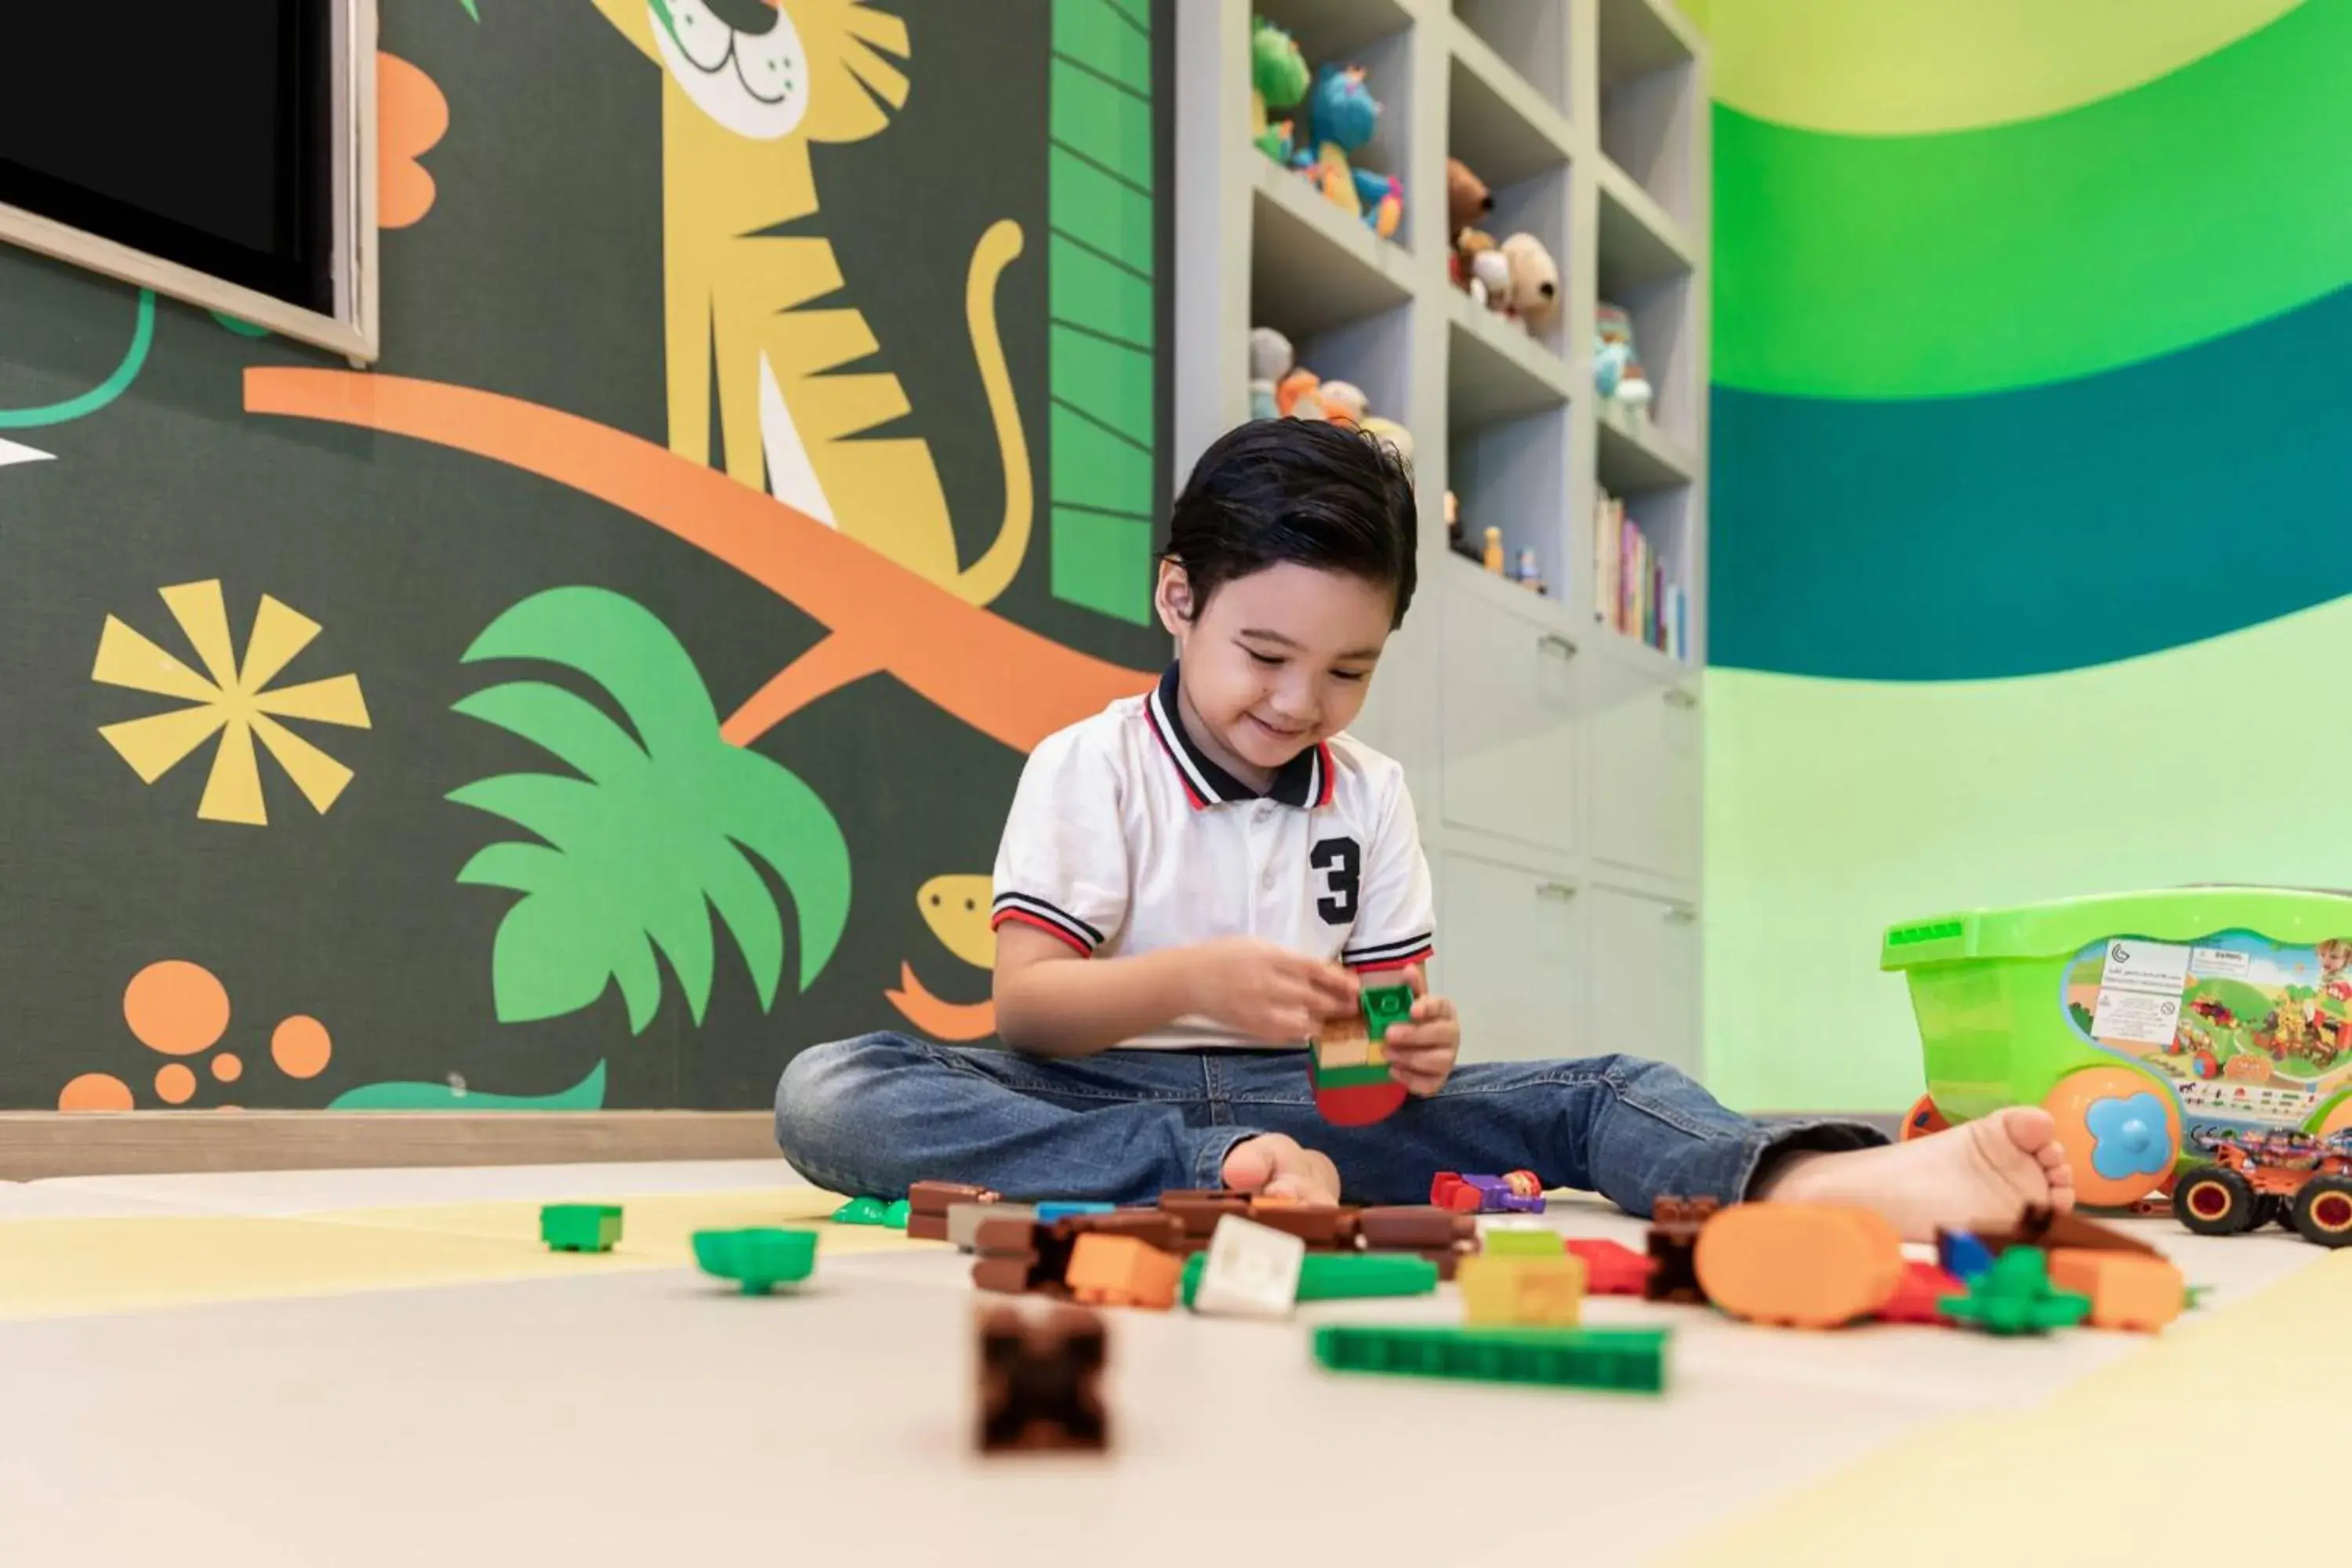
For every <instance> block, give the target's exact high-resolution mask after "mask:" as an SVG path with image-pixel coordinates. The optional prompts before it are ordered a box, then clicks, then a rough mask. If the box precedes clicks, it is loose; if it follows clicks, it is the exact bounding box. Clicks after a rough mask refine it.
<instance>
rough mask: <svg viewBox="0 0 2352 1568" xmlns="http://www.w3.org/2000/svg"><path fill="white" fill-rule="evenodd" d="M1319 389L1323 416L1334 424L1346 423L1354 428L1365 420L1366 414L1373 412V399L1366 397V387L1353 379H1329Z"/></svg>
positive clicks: (1345, 424)
mask: <svg viewBox="0 0 2352 1568" xmlns="http://www.w3.org/2000/svg"><path fill="white" fill-rule="evenodd" d="M1318 391H1319V392H1320V395H1321V399H1322V404H1323V417H1324V418H1326V419H1328V420H1329V421H1330V422H1331V423H1332V424H1334V425H1344V426H1347V427H1348V428H1349V429H1351V430H1352V429H1354V428H1355V427H1356V426H1360V425H1361V424H1362V423H1363V422H1364V416H1365V415H1367V414H1369V413H1370V412H1371V405H1372V400H1371V399H1370V398H1369V397H1366V396H1365V395H1364V389H1363V388H1362V387H1360V386H1358V385H1357V384H1355V383H1354V382H1352V381H1327V382H1325V383H1324V384H1322V386H1321V387H1320V388H1319V389H1318Z"/></svg>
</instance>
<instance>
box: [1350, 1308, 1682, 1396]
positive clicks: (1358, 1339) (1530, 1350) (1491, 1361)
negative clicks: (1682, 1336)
mask: <svg viewBox="0 0 2352 1568" xmlns="http://www.w3.org/2000/svg"><path fill="white" fill-rule="evenodd" d="M1665 1341H1666V1331H1665V1330H1664V1329H1438V1328H1385V1327H1379V1326H1375V1325H1372V1324H1359V1323H1328V1324H1326V1325H1324V1326H1323V1327H1321V1328H1319V1329H1318V1330H1316V1331H1315V1359H1316V1360H1318V1361H1319V1362H1321V1363H1323V1364H1324V1365H1325V1366H1327V1367H1328V1368H1330V1369H1331V1370H1332V1371H1334V1372H1370V1373H1395V1374H1398V1375H1402V1376H1409V1377H1448V1378H1469V1379H1475V1380H1478V1381H1481V1382H1486V1383H1539V1384H1552V1385H1555V1386H1558V1387H1566V1388H1603V1389H1619V1390H1627V1391H1633V1392H1638V1393H1643V1394H1656V1393H1658V1392H1660V1391H1661V1390H1662V1389H1664V1387H1665Z"/></svg>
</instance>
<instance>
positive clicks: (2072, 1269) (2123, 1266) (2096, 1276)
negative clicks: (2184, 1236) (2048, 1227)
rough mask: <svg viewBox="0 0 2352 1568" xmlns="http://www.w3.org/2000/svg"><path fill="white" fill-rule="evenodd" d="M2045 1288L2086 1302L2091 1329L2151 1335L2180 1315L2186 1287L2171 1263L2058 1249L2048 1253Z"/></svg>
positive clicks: (2136, 1254) (2142, 1255)
mask: <svg viewBox="0 0 2352 1568" xmlns="http://www.w3.org/2000/svg"><path fill="white" fill-rule="evenodd" d="M2050 1283H2051V1284H2052V1285H2053V1286H2054V1287H2056V1288H2057V1289H2061V1290H2074V1291H2079V1292H2081V1293H2082V1294H2083V1295H2085V1296H2088V1297H2089V1298H2090V1299H2091V1317H2090V1323H2091V1326H2092V1327H2093V1328H2095V1329H2136V1330H2138V1331H2140V1332H2142V1333H2150V1334H2152V1333H2154V1332H2156V1331H2158V1329H2161V1328H2162V1327H2164V1325H2165V1324H2167V1323H2168V1322H2170V1321H2172V1320H2173V1319H2175V1318H2177V1317H2179V1316H2180V1307H2181V1302H2182V1300H2184V1299H2185V1298H2186V1296H2187V1295H2188V1282H2187V1281H2186V1280H2184V1279H2182V1278H2181V1276H2180V1269H2179V1266H2177V1265H2176V1264H2174V1263H2173V1262H2172V1261H2171V1260H2170V1259H2168V1258H2160V1257H2154V1256H2150V1255H2148V1254H2146V1253H2139V1252H2090V1251H2085V1250H2084V1249H2082V1248H2080V1247H2056V1248H2053V1250H2052V1252H2051V1254H2050Z"/></svg>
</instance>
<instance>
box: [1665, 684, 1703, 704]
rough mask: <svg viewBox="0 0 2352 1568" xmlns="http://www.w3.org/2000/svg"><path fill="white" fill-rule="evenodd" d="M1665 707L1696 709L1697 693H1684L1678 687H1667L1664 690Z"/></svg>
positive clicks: (1683, 690) (1684, 691)
mask: <svg viewBox="0 0 2352 1568" xmlns="http://www.w3.org/2000/svg"><path fill="white" fill-rule="evenodd" d="M1666 706H1667V707H1669V708H1696V707H1697V706H1698V693H1697V692H1696V691H1686V690H1685V689H1683V688H1681V687H1679V686H1669V687H1667V688H1666Z"/></svg>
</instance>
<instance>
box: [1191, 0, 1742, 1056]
mask: <svg viewBox="0 0 2352 1568" xmlns="http://www.w3.org/2000/svg"><path fill="white" fill-rule="evenodd" d="M1175 11H1176V48H1177V125H1176V204H1177V205H1176V216H1175V224H1176V230H1175V234H1176V252H1177V255H1176V341H1177V342H1178V343H1179V344H1180V345H1181V348H1180V352H1179V354H1178V358H1177V362H1176V367H1175V382H1176V387H1175V408H1174V419H1175V437H1176V446H1177V451H1176V458H1177V470H1178V474H1179V477H1180V479H1181V475H1182V473H1183V471H1184V470H1185V469H1186V468H1189V467H1190V465H1191V462H1192V458H1193V457H1194V456H1196V455H1197V454H1198V453H1199V452H1200V451H1201V450H1202V448H1203V447H1206V446H1207V445H1208V444H1209V443H1210V442H1211V441H1213V439H1215V437H1217V436H1218V435H1220V434H1222V433H1223V431H1224V430H1226V429H1228V428H1230V427H1231V426H1234V425H1235V424H1238V423H1240V422H1241V421H1242V420H1244V418H1246V417H1247V416H1248V408H1249V404H1248V369H1247V366H1248V336H1249V330H1250V328H1251V327H1253V326H1259V325H1264V326H1272V327H1276V328H1279V329H1280V330H1281V331H1284V332H1285V333H1286V334H1287V335H1288V336H1289V337H1290V339H1291V341H1292V342H1293V344H1294V346H1295V347H1296V348H1297V351H1298V357H1299V363H1302V364H1305V365H1307V366H1308V367H1309V368H1311V369H1313V370H1314V371H1316V372H1317V373H1318V374H1320V375H1322V376H1323V377H1325V378H1326V379H1332V378H1338V379H1342V380H1347V381H1352V382H1354V383H1356V384H1358V385H1360V386H1361V387H1362V388H1363V389H1364V391H1365V393H1366V394H1367V395H1368V396H1369V397H1370V399H1371V403H1372V407H1373V411H1374V412H1375V413H1378V414H1381V415H1384V416H1387V417H1390V418H1392V419H1396V420H1399V421H1400V422H1402V424H1403V425H1405V426H1407V428H1409V429H1410V430H1411V431H1412V434H1413V437H1414V442H1415V447H1416V454H1415V479H1416V481H1417V487H1418V491H1419V498H1420V501H1421V513H1422V548H1421V593H1420V597H1419V598H1418V599H1417V600H1416V601H1415V604H1414V608H1413V610H1412V615H1411V616H1410V617H1409V619H1408V621H1407V623H1406V626H1405V628H1404V630H1403V631H1402V633H1400V634H1399V636H1398V637H1397V638H1396V639H1395V640H1394V641H1393V642H1392V644H1391V649H1390V652H1389V655H1388V657H1387V658H1384V659H1383V661H1382V667H1381V676H1380V679H1379V681H1378V682H1377V683H1376V686H1375V691H1374V698H1373V701H1372V704H1371V706H1370V708H1368V709H1367V710H1366V713H1365V715H1364V719H1363V721H1361V722H1360V724H1359V725H1358V726H1357V729H1358V731H1359V732H1360V733H1361V734H1362V735H1363V736H1364V738H1365V739H1366V740H1368V741H1370V742H1371V743H1372V744H1374V745H1377V746H1380V747H1381V748H1382V749H1383V750H1386V751H1388V752H1391V753H1392V754H1394V755H1395V756H1397V757H1399V758H1400V759H1401V760H1402V762H1403V763H1405V766H1406V768H1407V770H1408V772H1409V773H1410V775H1411V778H1412V789H1413V795H1414V798H1415V800H1416V802H1417V803H1418V804H1419V805H1420V808H1421V820H1422V830H1423V838H1424V840H1425V842H1426V847H1427V849H1428V851H1429V856H1430V861H1431V865H1432V868H1433V870H1434V872H1435V874H1436V877H1437V880H1438V900H1439V924H1440V936H1439V946H1440V955H1439V960H1438V973H1437V979H1438V982H1439V984H1442V985H1444V987H1445V988H1446V989H1447V990H1448V991H1449V992H1450V993H1451V994H1453V995H1454V996H1455V997H1456V999H1457V1000H1458V1001H1459V1002H1460V1003H1461V1005H1462V1006H1463V1009H1464V1013H1465V1046H1464V1049H1465V1057H1467V1058H1471V1059H1482V1058H1527V1057H1542V1056H1583V1055H1597V1054H1601V1053H1602V1052H1606V1051H1612V1050H1626V1051H1632V1052H1636V1053H1638V1054H1641V1055H1644V1056H1653V1057H1658V1058H1664V1059H1666V1060H1670V1061H1674V1062H1676V1063H1679V1064H1681V1065H1683V1066H1685V1067H1686V1068H1691V1069H1692V1070H1694V1071H1696V1070H1697V1069H1698V1068H1699V1067H1700V1066H1701V1063H1700V1061H1699V1022H1698V984H1699V973H1698V936H1697V927H1698V921H1699V920H1700V918H1701V909H1700V901H1699V848H1700V840H1699V836H1700V817H1699V780H1700V773H1699V763H1700V758H1699V728H1700V727H1699V712H1698V705H1699V702H1700V700H1701V695H1700V674H1699V666H1700V664H1702V663H1703V662H1704V659H1705V657H1706V629H1705V628H1706V591H1705V589H1706V449H1707V447H1706V340H1707V322H1706V308H1707V297H1708V289H1707V277H1706V258H1707V230H1708V210H1707V193H1708V188H1709V177H1708V146H1707V108H1706V106H1707V87H1706V70H1707V62H1706V43H1705V40H1704V39H1703V38H1701V37H1699V35H1698V33H1697V32H1696V29H1694V28H1693V27H1692V26H1691V25H1690V24H1689V22H1688V21H1687V20H1685V18H1684V17H1683V16H1681V15H1680V14H1679V13H1678V12H1676V11H1675V9H1674V8H1673V6H1672V5H1671V4H1670V3H1669V0H1255V3H1253V0H1182V3H1181V4H1180V5H1177V6H1176V7H1175ZM1253 13H1255V14H1259V15H1263V16H1266V17H1267V18H1269V19H1270V20H1272V21H1274V22H1276V23H1277V24H1278V25H1280V26H1283V27H1285V28H1286V29H1287V30H1288V31H1289V32H1290V33H1291V34H1292V35H1293V36H1294V37H1297V40H1298V42H1299V45H1300V47H1301V48H1302V49H1303V50H1304V51H1305V52H1306V55H1307V59H1308V61H1309V63H1310V64H1313V65H1320V64H1322V63H1324V62H1325V61H1328V60H1339V61H1344V62H1346V63H1350V64H1355V65H1360V66H1362V67H1364V68H1366V70H1367V71H1368V73H1369V78H1370V86H1371V89H1372V90H1373V93H1374V94H1375V96H1377V97H1378V98H1379V99H1380V100H1381V105H1382V112H1381V132H1380V134H1379V136H1378V138H1377V139H1376V140H1375V141H1374V142H1373V144H1372V145H1371V147H1370V148H1368V149H1367V150H1366V151H1365V153H1363V155H1362V156H1361V157H1360V160H1359V162H1360V163H1361V164H1362V166H1364V167H1367V168H1372V169H1377V170H1380V171H1381V172H1384V173H1391V174H1397V175H1399V176H1401V177H1402V180H1403V182H1404V186H1405V194H1406V211H1405V221H1404V223H1403V226H1402V229H1401V231H1400V233H1399V234H1398V236H1397V237H1396V239H1395V240H1394V241H1387V240H1382V239H1380V238H1378V237H1375V236H1374V235H1373V234H1372V233H1371V231H1370V229H1368V228H1366V227H1365V226H1363V225H1362V224H1360V223H1358V222H1356V221H1354V220H1351V219H1349V217H1347V216H1346V215H1344V214H1343V213H1341V212H1340V211H1339V209H1338V208H1337V207H1334V206H1332V205H1329V204H1328V203H1327V202H1325V201H1324V200H1323V199H1322V197H1321V196H1320V195H1318V194H1317V193H1316V192H1315V191H1314V190H1313V189H1312V188H1311V187H1309V186H1308V185H1307V184H1306V182H1304V181H1303V180H1301V179H1299V178H1298V177H1297V175H1296V174H1290V173H1288V172H1286V171H1284V170H1281V169H1278V168H1276V166H1275V165H1274V164H1273V163H1271V162H1270V161H1269V160H1267V159H1266V158H1265V156H1264V155H1263V154H1261V153H1258V152H1257V150H1256V149H1255V148H1254V147H1253V146H1252V145H1251V144H1250V142H1249V129H1248V127H1249V33H1250V18H1251V16H1252V15H1253ZM1449 155H1450V156H1455V157H1459V158H1461V159H1462V160H1463V161H1464V162H1465V163H1468V164H1469V166H1470V167H1471V168H1472V169H1473V170H1475V172H1476V173H1477V174H1479V176H1480V177H1481V178H1482V179H1484V180H1485V181H1486V184H1487V185H1488V186H1489V187H1490V188H1491V189H1492V190H1493V192H1494V194H1495V210H1494V212H1493V213H1492V214H1491V215H1490V216H1489V217H1488V219H1487V220H1486V223H1485V224H1484V225H1483V226H1485V227H1486V228H1487V229H1488V230H1490V231H1491V232H1492V233H1494V234H1495V235H1496V237H1498V238H1499V237H1502V236H1504V235H1507V234H1509V233H1511V232H1513V231H1515V230H1520V229H1524V230H1527V231H1528V232H1530V233H1533V234H1535V235H1537V236H1538V237H1540V238H1542V240H1543V241H1544V243H1545V244H1546V245H1547V246H1548V247H1549V248H1550V250H1551V252H1552V255H1553V256H1554V258H1557V260H1558V261H1559V268H1560V274H1561V286H1562V289H1563V292H1564V295H1565V299H1564V301H1563V308H1562V309H1561V310H1560V311H1559V315H1558V316H1557V318H1556V319H1555V321H1553V323H1552V324H1551V326H1550V327H1549V330H1548V331H1546V332H1544V333H1542V334H1541V335H1534V336H1531V335H1530V334H1528V332H1527V331H1524V330H1523V329H1522V328H1520V327H1519V326H1517V324H1515V323H1513V322H1510V321H1506V320H1504V319H1503V318H1502V317H1500V316H1497V315H1495V314H1493V313H1491V312H1488V311H1486V310H1481V309H1479V308H1477V307H1475V306H1474V305H1473V304H1472V303H1471V301H1470V300H1469V299H1468V297H1467V296H1466V295H1464V294H1462V293H1461V292H1459V291H1458V290H1456V289H1454V288H1453V287H1452V285H1451V284H1450V282H1449V281H1448V277H1447V269H1446V251H1447V246H1448V243H1449V239H1450V237H1449V236H1448V235H1447V234H1446V232H1445V204H1444V189H1445V160H1446V159H1447V157H1448V156H1449ZM1601 300H1608V301H1610V302H1612V303H1615V304H1618V305H1621V306H1622V307H1623V308H1624V309H1625V310H1627V312H1628V313H1629V314H1630V315H1631V317H1632V318H1633V328H1634V332H1635V338H1636V342H1637V344H1638V346H1639V349H1640V353H1641V359H1642V363H1643V369H1644V371H1645V372H1646V373H1647V374H1648V376H1649V378H1650V381H1651V384H1652V386H1653V389H1654V400H1653V406H1652V416H1651V418H1650V419H1649V421H1647V422H1646V423H1644V424H1643V425H1640V426H1636V425H1634V424H1633V423H1632V422H1630V421H1629V420H1628V419H1627V418H1626V416H1625V415H1624V413H1623V411H1622V409H1619V408H1616V407H1614V406H1607V407H1604V406H1603V405H1601V402H1600V400H1599V399H1598V398H1597V397H1596V396H1595V395H1593V381H1592V341H1593V323H1594V314H1595V310H1596V307H1597V305H1598V303H1599V302H1600V301H1601ZM1596 486H1601V487H1605V488H1606V489H1608V490H1609V491H1610V492H1611V493H1612V495H1615V496H1618V497H1620V498H1621V499H1623V500H1625V501H1626V503H1627V509H1628V510H1629V511H1630V512H1631V513H1632V515H1633V517H1634V518H1635V520H1636V521H1639V522H1640V523H1641V524H1642V526H1643V531H1645V533H1647V535H1648V536H1649V538H1650V539H1651V541H1652V542H1653V545H1654V547H1655V548H1656V549H1657V550H1658V551H1659V552H1661V553H1662V554H1663V555H1664V558H1665V559H1666V561H1667V563H1668V565H1669V569H1670V571H1671V572H1672V573H1673V574H1675V576H1676V577H1678V578H1679V579H1680V580H1681V582H1682V583H1683V584H1684V585H1685V591H1686V592H1687V593H1688V595H1690V619H1691V637H1690V641H1691V650H1690V662H1683V661H1677V660H1674V659H1669V658H1667V657H1666V656H1665V655H1664V654H1662V653H1659V652H1658V651H1656V650H1655V649H1654V648H1651V647H1647V646H1645V645H1643V644H1642V643H1640V642H1637V641H1635V640H1633V638H1630V637H1624V636H1622V635H1621V634H1619V633H1617V632H1616V631H1615V630H1614V629H1613V628H1612V627H1610V626H1607V625H1605V624H1604V623H1603V621H1602V620H1601V618H1600V616H1599V614H1598V611H1597V607H1596V606H1597V600H1596V585H1595V584H1594V583H1593V581H1592V563H1593V538H1592V526H1593V505H1594V495H1595V488H1596ZM1449 489H1451V490H1453V491H1454V492H1455V493H1456V494H1457V496H1458V497H1459V498H1460V501H1461V506H1462V511H1463V516H1464V519H1465V522H1466V524H1467V526H1468V530H1469V531H1470V533H1471V536H1472V537H1473V538H1474V539H1475V538H1476V537H1478V535H1479V532H1480V531H1481V530H1483V529H1484V528H1486V527H1488V526H1493V527H1498V528H1500V529H1502V530H1503V534H1504V542H1505V544H1506V547H1507V549H1508V550H1509V551H1510V552H1511V553H1512V555H1513V558H1514V559H1516V558H1517V552H1519V551H1520V550H1522V549H1525V550H1530V551H1533V552H1535V556H1536V559H1537V562H1538V567H1539V570H1540V572H1541V574H1542V577H1543V579H1544V581H1545V583H1546V584H1547V585H1548V587H1549V594H1548V595H1543V596H1538V595H1536V594H1533V593H1531V592H1529V591H1528V590H1527V589H1525V588H1522V587H1520V586H1518V585H1517V584H1512V583H1509V582H1507V581H1505V580H1504V579H1501V578H1498V577H1495V576H1491V575H1489V574H1486V573H1485V572H1484V571H1482V570H1480V569H1479V568H1478V567H1477V566H1475V565H1474V564H1473V563H1469V562H1467V561H1465V560H1462V559H1461V558H1459V557H1457V556H1455V555H1454V554H1453V553H1452V552H1450V551H1449V550H1448V549H1447V548H1446V542H1445V527H1444V497H1445V494H1446V492H1447V491H1448V490H1449Z"/></svg>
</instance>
